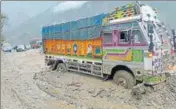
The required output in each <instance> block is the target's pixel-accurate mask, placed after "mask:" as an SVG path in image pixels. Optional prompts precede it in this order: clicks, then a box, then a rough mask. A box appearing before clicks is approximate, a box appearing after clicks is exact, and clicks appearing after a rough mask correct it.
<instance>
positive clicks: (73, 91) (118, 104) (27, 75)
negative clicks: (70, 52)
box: [1, 50, 176, 109]
mask: <svg viewBox="0 0 176 109" xmlns="http://www.w3.org/2000/svg"><path fill="white" fill-rule="evenodd" d="M1 62H2V63H1V96H2V99H1V103H2V105H1V107H2V109H166V108H167V109H175V107H176V76H175V75H172V76H171V77H169V79H168V81H167V82H166V83H163V84H162V88H160V89H158V90H150V91H148V92H147V93H146V94H144V95H143V97H142V99H141V100H137V99H135V98H134V97H132V95H131V90H127V89H123V88H122V87H120V86H117V85H116V84H114V83H113V82H112V81H111V80H108V81H103V80H102V79H101V78H97V77H93V76H90V75H86V74H80V73H74V72H67V73H58V72H55V71H51V70H49V69H48V68H46V67H45V65H44V55H43V54H41V53H40V52H39V51H38V50H29V51H27V52H21V53H2V56H1Z"/></svg>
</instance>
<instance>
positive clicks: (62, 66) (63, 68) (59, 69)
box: [56, 63, 67, 73]
mask: <svg viewBox="0 0 176 109" xmlns="http://www.w3.org/2000/svg"><path fill="white" fill-rule="evenodd" d="M56 70H57V72H59V73H65V72H66V71H67V68H66V66H65V64H64V63H59V64H58V65H57V69H56Z"/></svg>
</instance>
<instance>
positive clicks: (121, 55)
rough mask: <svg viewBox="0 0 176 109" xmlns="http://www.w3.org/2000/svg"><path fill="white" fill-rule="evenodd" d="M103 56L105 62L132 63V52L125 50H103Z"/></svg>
mask: <svg viewBox="0 0 176 109" xmlns="http://www.w3.org/2000/svg"><path fill="white" fill-rule="evenodd" d="M103 56H104V59H105V60H113V61H117V60H118V61H132V51H131V50H125V49H117V48H113V49H106V50H103Z"/></svg>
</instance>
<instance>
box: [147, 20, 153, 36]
mask: <svg viewBox="0 0 176 109" xmlns="http://www.w3.org/2000/svg"><path fill="white" fill-rule="evenodd" d="M148 33H149V34H152V33H154V31H153V24H152V23H151V22H148Z"/></svg>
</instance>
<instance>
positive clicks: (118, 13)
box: [102, 4, 137, 25]
mask: <svg viewBox="0 0 176 109" xmlns="http://www.w3.org/2000/svg"><path fill="white" fill-rule="evenodd" d="M136 14H137V8H136V5H135V4H128V5H125V6H122V7H117V8H116V9H115V11H113V12H112V13H110V14H109V15H108V16H106V17H105V18H104V19H103V23H102V25H106V24H108V22H109V21H111V20H115V19H121V18H125V17H131V16H134V15H136Z"/></svg>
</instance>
